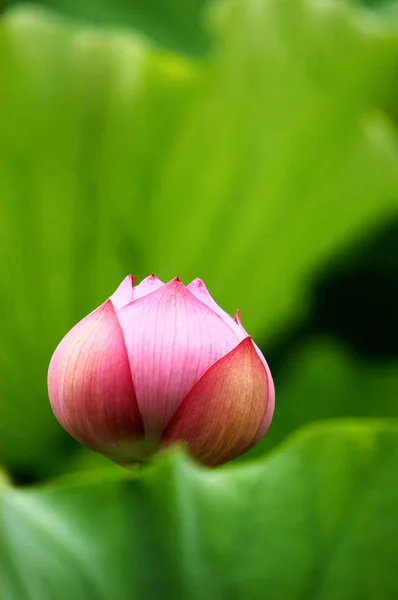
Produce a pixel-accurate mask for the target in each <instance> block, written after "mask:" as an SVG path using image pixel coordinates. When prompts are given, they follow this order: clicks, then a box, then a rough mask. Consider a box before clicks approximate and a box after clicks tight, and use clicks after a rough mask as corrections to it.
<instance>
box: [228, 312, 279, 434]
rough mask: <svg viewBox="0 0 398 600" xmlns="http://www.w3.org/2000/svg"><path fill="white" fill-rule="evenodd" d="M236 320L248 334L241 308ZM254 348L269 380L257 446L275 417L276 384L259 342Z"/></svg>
mask: <svg viewBox="0 0 398 600" xmlns="http://www.w3.org/2000/svg"><path fill="white" fill-rule="evenodd" d="M235 322H236V323H237V324H238V326H239V327H240V329H241V331H242V332H243V333H244V334H245V335H248V334H247V332H246V330H245V329H244V327H243V325H242V323H241V321H240V312H239V310H237V311H236V315H235ZM253 343H254V342H253ZM254 348H255V349H256V352H257V354H258V356H259V357H260V360H261V362H262V363H263V365H264V368H265V370H266V373H267V381H268V404H267V410H266V411H265V415H264V418H263V420H262V422H261V424H260V427H259V428H258V431H257V434H256V435H255V437H254V440H253V443H252V446H255V444H257V442H258V441H260V440H261V438H262V437H263V435H264V433H265V432H266V431H267V429H268V427H269V426H270V424H271V421H272V417H273V414H274V409H275V386H274V381H273V379H272V375H271V371H270V368H269V366H268V363H267V361H266V360H265V358H264V356H263V353H262V352H261V350H260V348H259V347H258V346H257V344H254Z"/></svg>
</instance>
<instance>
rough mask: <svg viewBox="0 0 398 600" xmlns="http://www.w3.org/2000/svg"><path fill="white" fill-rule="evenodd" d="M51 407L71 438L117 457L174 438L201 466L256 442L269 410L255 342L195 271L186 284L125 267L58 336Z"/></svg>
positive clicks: (126, 459) (265, 374)
mask: <svg viewBox="0 0 398 600" xmlns="http://www.w3.org/2000/svg"><path fill="white" fill-rule="evenodd" d="M48 391H49V396H50V401H51V406H52V409H53V411H54V414H55V416H56V418H57V419H58V421H59V422H60V424H61V425H62V426H63V427H64V428H65V429H66V431H68V432H69V433H70V434H71V435H72V436H73V437H74V438H75V439H76V440H78V441H79V442H81V443H82V444H85V445H86V446H88V447H89V448H91V449H93V450H95V451H97V452H100V453H102V454H104V455H106V456H108V457H109V458H111V459H112V460H114V461H115V462H117V463H119V464H122V465H124V466H129V465H131V464H134V463H136V462H144V461H146V460H148V459H149V458H150V457H151V455H153V454H154V453H155V452H157V451H158V450H159V449H160V448H163V447H166V446H170V445H173V444H176V443H180V444H183V445H185V446H186V448H187V450H188V451H189V453H190V454H191V455H192V456H193V457H194V458H196V459H197V460H198V461H200V462H202V463H203V464H205V465H218V464H221V463H224V462H226V461H228V460H231V459H233V458H235V457H237V456H239V455H240V454H242V453H243V452H245V451H246V450H248V449H249V448H251V447H252V446H254V445H255V444H256V443H257V442H258V441H259V440H260V439H261V438H262V436H263V435H264V433H265V432H266V430H267V428H268V426H269V424H270V422H271V419H272V414H273V410H274V398H275V393H274V385H273V382H272V377H271V373H270V370H269V368H268V365H267V363H266V361H265V359H264V357H263V355H262V354H261V352H260V350H259V349H258V348H257V346H256V345H255V344H254V343H253V341H252V339H251V338H250V337H249V336H248V334H247V333H246V331H245V330H244V329H243V327H242V325H241V323H240V319H239V314H238V313H237V315H236V317H235V319H232V318H231V317H230V316H229V315H228V314H227V313H226V312H225V311H224V310H222V309H221V308H220V307H219V306H218V305H217V304H216V302H215V301H214V300H213V298H212V297H211V296H210V294H209V292H208V291H207V289H206V287H205V284H204V283H203V281H201V280H200V279H195V280H194V281H192V282H191V283H190V284H189V285H187V286H185V285H183V283H181V281H180V280H179V279H178V278H175V279H173V280H172V281H169V282H168V283H166V284H164V283H162V282H161V281H160V280H159V279H158V278H157V277H156V276H155V275H150V276H149V277H147V278H146V279H144V280H143V281H142V282H141V283H140V284H139V285H137V286H135V287H134V280H133V278H132V277H131V276H130V275H129V276H128V277H126V279H124V281H122V283H121V284H120V286H119V287H118V288H117V290H116V291H115V293H114V294H113V295H112V296H111V297H110V298H109V299H108V300H107V301H106V302H104V303H103V304H101V306H99V307H98V308H97V309H96V310H94V311H93V312H92V313H90V314H89V315H88V316H87V317H85V318H84V319H83V320H82V321H80V322H79V323H78V324H77V325H75V327H73V329H71V331H69V333H67V335H66V336H65V337H64V339H63V340H62V341H61V342H60V344H59V345H58V347H57V348H56V350H55V352H54V355H53V357H52V359H51V362H50V366H49V371H48Z"/></svg>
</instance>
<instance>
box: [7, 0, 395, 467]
mask: <svg viewBox="0 0 398 600" xmlns="http://www.w3.org/2000/svg"><path fill="white" fill-rule="evenodd" d="M212 23H213V36H214V42H215V44H216V47H217V52H215V54H214V56H211V57H210V56H209V57H208V58H207V59H206V61H201V62H199V61H195V60H189V59H187V58H183V57H181V56H178V55H174V54H168V53H164V52H159V51H157V50H155V49H153V48H151V47H150V45H149V44H147V43H146V42H145V41H143V40H142V39H138V38H136V37H134V36H132V35H128V34H123V33H115V32H112V33H111V32H105V31H102V30H100V29H98V30H96V29H92V28H91V29H84V28H78V27H73V26H71V25H68V24H66V23H64V22H63V21H62V20H60V19H55V18H50V16H48V15H47V16H46V13H45V12H37V11H35V10H30V11H29V10H27V9H26V10H22V9H21V10H16V11H14V12H13V11H10V12H9V13H8V14H7V15H6V17H4V18H3V20H2V21H1V22H0V88H1V90H2V93H1V95H0V114H1V121H0V197H1V198H2V204H1V215H0V216H1V218H0V239H1V248H2V252H1V253H0V269H1V273H2V283H1V287H0V307H1V310H2V315H3V323H4V328H3V331H2V335H1V338H0V374H1V377H0V398H1V410H2V412H5V418H3V419H2V421H3V423H5V425H4V432H3V433H2V435H1V436H0V438H1V442H2V448H1V455H2V456H3V459H4V462H5V464H6V465H7V466H9V467H10V468H14V469H17V470H18V471H20V472H23V471H26V472H31V471H32V470H35V471H36V475H37V474H39V475H45V474H48V473H51V472H55V471H56V470H57V464H58V461H59V459H60V457H64V456H68V457H69V454H68V443H69V444H70V447H69V450H70V451H72V449H73V448H75V447H76V446H73V442H72V441H70V440H69V438H68V436H66V435H63V434H62V433H61V429H60V427H59V426H58V425H57V423H56V421H55V419H54V418H53V416H52V413H51V410H50V407H49V403H48V400H47V392H46V370H47V365H48V362H49V359H50V357H51V353H52V351H53V350H54V348H55V346H56V344H57V343H58V342H59V341H60V339H61V338H62V336H63V335H64V334H65V333H66V332H67V331H68V329H69V328H70V327H71V326H73V325H74V324H75V323H76V322H77V321H78V320H79V319H80V318H81V317H83V316H84V315H85V314H87V313H88V312H89V311H91V310H92V309H93V308H95V306H97V305H98V304H99V303H100V302H102V301H103V300H104V299H105V298H107V297H108V296H109V295H110V293H111V292H112V291H113V289H114V288H115V287H116V285H117V284H118V283H119V281H120V280H121V279H122V277H123V276H124V275H125V274H126V273H128V272H133V273H134V274H135V275H137V277H138V278H140V277H143V276H145V275H147V274H148V273H150V272H152V271H156V272H157V274H158V275H159V277H161V278H162V279H168V278H171V277H173V276H175V275H176V274H177V273H179V274H180V276H181V277H182V278H183V280H184V281H185V282H188V281H189V280H190V279H193V278H194V277H196V276H201V277H203V279H205V281H206V284H207V285H208V287H209V289H210V291H211V292H212V293H213V295H214V296H215V298H216V300H217V301H219V303H220V304H221V305H222V306H223V307H225V308H226V309H227V310H229V311H230V312H233V311H234V310H235V309H236V308H237V307H239V308H240V309H241V312H242V319H243V323H244V325H245V326H246V328H247V329H248V331H249V332H250V333H251V334H253V335H254V336H256V339H257V340H258V341H260V340H261V339H265V340H268V339H270V338H271V337H273V336H275V335H276V334H277V333H278V331H280V330H281V328H282V327H286V326H287V324H288V323H289V322H290V321H292V320H294V319H297V318H299V317H300V315H301V314H302V313H303V312H305V311H306V310H308V306H307V302H306V290H307V281H308V279H309V278H310V277H311V275H312V274H313V272H314V270H316V269H319V268H321V266H322V264H323V262H324V261H325V260H326V259H327V258H329V257H330V255H331V254H333V253H336V252H337V251H339V250H341V248H342V247H344V244H346V243H347V242H348V241H349V240H351V239H352V238H353V237H357V236H360V235H361V234H362V233H363V232H364V231H365V230H367V229H369V228H371V227H372V226H373V225H374V223H377V222H379V221H380V220H381V219H383V218H385V217H386V215H388V214H389V213H390V212H391V211H392V210H393V206H394V197H395V195H396V193H397V190H398V151H397V143H396V142H397V140H396V131H395V129H394V127H393V126H392V125H391V123H390V122H389V121H388V119H387V118H386V117H385V115H384V114H383V112H382V111H381V109H379V101H380V98H381V97H382V96H383V93H382V92H383V90H384V91H385V90H387V89H389V87H391V88H392V82H393V80H394V78H395V74H394V61H396V59H397V57H398V32H397V31H396V27H395V25H390V24H389V23H388V22H386V21H385V20H383V19H379V17H378V14H377V11H375V12H374V14H368V13H365V12H364V11H362V10H359V9H355V8H354V7H349V6H346V5H344V4H343V3H340V2H333V1H331V2H329V3H327V4H325V3H323V2H319V3H318V2H308V1H307V0H286V1H285V2H281V1H280V0H260V1H257V0H256V1H254V0H245V1H243V0H238V1H236V2H231V3H221V4H217V5H214V10H213V13H212ZM383 98H384V96H383ZM68 460H69V458H68Z"/></svg>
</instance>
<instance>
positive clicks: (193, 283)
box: [187, 277, 206, 289]
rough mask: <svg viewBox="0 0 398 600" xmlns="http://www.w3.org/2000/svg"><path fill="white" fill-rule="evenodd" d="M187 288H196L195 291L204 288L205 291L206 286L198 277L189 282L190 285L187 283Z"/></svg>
mask: <svg viewBox="0 0 398 600" xmlns="http://www.w3.org/2000/svg"><path fill="white" fill-rule="evenodd" d="M187 288H188V289H190V288H196V289H200V288H202V289H203V288H205V289H206V285H205V282H204V281H203V279H200V278H199V277H195V279H193V280H192V281H191V283H188V285H187Z"/></svg>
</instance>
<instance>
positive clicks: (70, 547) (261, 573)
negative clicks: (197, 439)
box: [0, 422, 398, 600]
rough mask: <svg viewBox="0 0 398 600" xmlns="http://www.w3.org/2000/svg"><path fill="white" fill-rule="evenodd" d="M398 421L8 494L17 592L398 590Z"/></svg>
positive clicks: (368, 599)
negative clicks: (237, 460)
mask: <svg viewBox="0 0 398 600" xmlns="http://www.w3.org/2000/svg"><path fill="white" fill-rule="evenodd" d="M397 461H398V426H397V425H392V424H388V423H374V422H373V423H372V422H346V423H337V424H335V425H333V426H332V427H313V428H311V429H307V430H306V431H305V432H304V433H301V434H300V435H298V436H295V437H294V439H292V441H291V442H290V443H289V444H287V445H285V446H284V447H283V448H281V449H280V450H278V451H277V452H275V453H273V454H272V455H271V456H269V457H268V458H266V459H263V460H261V461H258V462H253V463H252V464H247V465H245V466H234V467H229V468H221V469H216V470H213V471H210V470H204V469H202V468H199V467H197V466H195V465H194V464H192V463H191V462H189V461H187V460H186V459H185V458H184V457H182V456H181V455H180V453H177V452H174V453H173V454H171V455H168V456H165V457H164V458H163V459H162V460H159V461H158V462H157V464H155V465H154V466H153V467H150V468H148V469H145V470H143V471H142V472H141V473H138V474H136V475H131V476H130V477H129V478H127V479H125V480H123V479H119V480H118V479H117V478H116V476H115V474H112V476H111V478H109V476H107V477H108V478H107V479H106V480H105V474H104V475H103V477H102V478H101V477H100V476H98V474H97V477H98V479H96V480H93V481H91V482H89V481H86V482H83V483H78V482H76V481H75V482H73V481H71V482H69V483H68V482H67V481H64V482H63V483H62V484H61V483H59V484H58V485H53V486H52V487H49V486H46V487H40V488H36V489H34V488H33V489H30V490H13V491H8V492H6V493H5V494H4V495H3V497H2V500H1V515H2V527H1V529H0V531H1V532H2V536H3V539H2V544H1V547H2V548H3V553H4V555H3V562H2V567H6V568H4V569H2V571H1V572H2V573H3V577H5V581H4V586H3V587H2V590H6V592H7V595H6V598H7V600H25V599H26V600H33V599H34V600H36V599H37V598H40V599H41V600H47V599H48V600H52V599H53V598H57V600H62V599H63V598H68V599H69V598H71V597H73V598H76V600H83V599H87V598H96V599H98V600H108V599H109V600H111V599H114V598H117V599H118V600H124V599H126V600H127V599H131V598H140V599H142V600H150V599H152V598H159V596H160V595H161V596H162V597H164V598H175V599H176V600H178V599H180V598H181V599H184V600H185V599H186V600H190V599H193V600H199V599H201V598H204V597H206V598H208V599H209V600H211V599H212V598H214V599H216V598H217V599H218V598H221V597H233V598H237V599H242V600H243V598H245V599H246V598H247V599H250V600H257V599H258V600H263V598H264V597H267V598H270V599H272V600H283V599H285V598H286V599H289V600H290V599H291V598H295V599H296V600H308V598H315V597H317V598H322V600H336V599H339V600H380V598H383V600H395V598H396V591H397V587H398V574H397V569H396V539H397V536H398V483H397V478H396V476H395V473H396V464H397Z"/></svg>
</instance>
